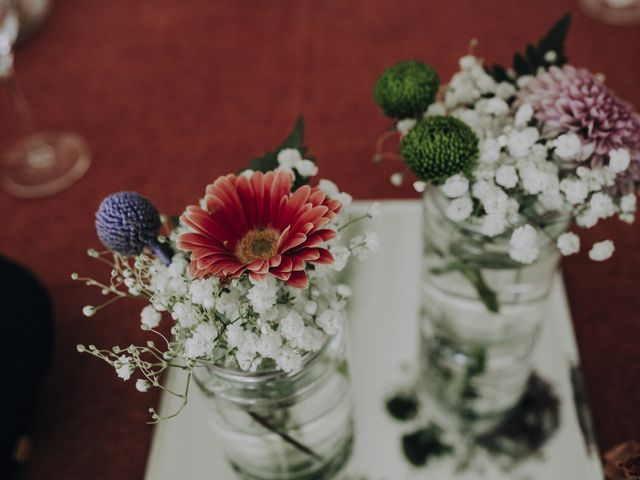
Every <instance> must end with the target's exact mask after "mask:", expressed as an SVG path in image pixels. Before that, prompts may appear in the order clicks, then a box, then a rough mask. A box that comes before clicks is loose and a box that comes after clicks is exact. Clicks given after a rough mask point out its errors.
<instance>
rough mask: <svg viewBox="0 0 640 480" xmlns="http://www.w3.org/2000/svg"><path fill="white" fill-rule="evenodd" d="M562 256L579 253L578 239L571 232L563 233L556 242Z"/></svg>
mask: <svg viewBox="0 0 640 480" xmlns="http://www.w3.org/2000/svg"><path fill="white" fill-rule="evenodd" d="M556 244H557V245H558V250H560V253H561V254H562V255H565V256H566V255H573V254H574V253H578V252H579V251H580V237H578V236H577V235H576V234H575V233H573V232H566V233H563V234H562V235H560V236H559V237H558V240H557V242H556Z"/></svg>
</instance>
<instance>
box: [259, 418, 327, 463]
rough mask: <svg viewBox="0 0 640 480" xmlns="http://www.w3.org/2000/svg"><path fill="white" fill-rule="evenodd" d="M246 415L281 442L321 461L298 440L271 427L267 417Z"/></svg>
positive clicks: (273, 426)
mask: <svg viewBox="0 0 640 480" xmlns="http://www.w3.org/2000/svg"><path fill="white" fill-rule="evenodd" d="M248 413H249V416H251V418H253V419H254V420H255V421H256V422H258V423H259V424H260V425H262V426H263V427H264V428H266V429H267V430H269V431H270V432H273V433H275V434H276V435H278V436H279V437H280V438H282V440H284V441H285V442H287V443H288V444H290V445H292V446H293V447H295V448H297V449H298V450H300V451H301V452H303V453H306V454H307V455H310V456H312V457H313V458H315V459H316V460H318V461H319V462H322V461H323V458H322V457H321V456H320V455H318V454H317V453H316V452H314V451H313V450H311V449H310V448H309V447H307V446H305V445H303V444H302V443H300V442H299V441H298V440H296V439H295V438H293V437H292V436H291V435H289V434H288V433H287V432H284V431H281V430H279V429H278V428H277V427H276V426H275V425H273V424H272V423H271V421H270V420H269V419H268V418H267V417H265V416H263V415H260V414H259V413H256V412H251V411H249V412H248Z"/></svg>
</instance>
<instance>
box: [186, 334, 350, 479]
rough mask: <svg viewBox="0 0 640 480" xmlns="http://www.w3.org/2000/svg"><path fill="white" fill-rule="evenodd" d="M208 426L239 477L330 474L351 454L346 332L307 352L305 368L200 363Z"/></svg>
mask: <svg viewBox="0 0 640 480" xmlns="http://www.w3.org/2000/svg"><path fill="white" fill-rule="evenodd" d="M194 378H195V380H196V382H197V384H198V385H199V386H200V388H201V389H202V391H203V392H204V393H205V395H206V397H207V406H208V409H209V410H210V412H211V418H212V422H213V426H214V429H215V430H216V431H217V433H218V435H219V437H220V439H221V445H222V447H223V448H224V450H225V454H226V457H227V459H228V460H229V462H230V464H231V466H232V467H233V469H234V470H235V471H236V472H237V474H238V477H239V478H242V479H250V480H276V479H277V480H294V479H295V480H303V479H305V480H306V479H309V480H310V479H329V478H333V476H334V475H335V474H336V473H337V472H339V471H340V470H341V469H342V467H343V466H344V465H345V464H346V463H347V461H348V459H349V458H350V456H351V450H352V444H353V420H352V404H351V394H350V382H349V372H348V364H347V359H346V332H345V331H344V330H341V331H340V332H339V333H338V334H336V335H335V336H333V337H331V338H330V339H329V340H328V341H327V343H326V344H325V346H324V347H323V349H322V350H320V351H319V352H318V353H315V354H312V355H309V357H308V358H307V359H306V361H305V364H304V367H303V368H302V369H301V370H300V371H298V372H293V373H284V372H282V371H269V372H257V373H250V372H243V371H238V370H232V369H228V368H224V367H220V366H217V365H209V366H206V367H199V368H196V369H195V370H194Z"/></svg>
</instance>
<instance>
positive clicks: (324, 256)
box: [312, 248, 333, 265]
mask: <svg viewBox="0 0 640 480" xmlns="http://www.w3.org/2000/svg"><path fill="white" fill-rule="evenodd" d="M317 250H318V253H319V254H320V257H319V258H318V259H317V260H312V261H313V263H320V264H325V265H328V264H331V263H333V255H331V252H330V251H329V250H326V249H324V248H318V249H317Z"/></svg>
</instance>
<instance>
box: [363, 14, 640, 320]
mask: <svg viewBox="0 0 640 480" xmlns="http://www.w3.org/2000/svg"><path fill="white" fill-rule="evenodd" d="M569 24H570V17H569V16H566V17H563V18H562V19H561V20H560V21H559V22H557V23H556V24H555V25H554V27H553V28H552V29H551V30H550V31H549V32H548V33H547V34H546V35H545V36H544V37H543V38H542V39H541V40H540V41H539V42H538V43H537V44H535V45H534V44H529V45H528V46H527V47H526V49H525V52H524V53H522V54H521V53H516V54H515V55H514V60H513V66H512V67H511V68H504V67H502V66H499V65H491V64H489V63H488V62H486V61H484V60H483V59H481V58H479V57H477V56H474V55H472V54H470V55H466V56H464V57H462V58H461V59H460V62H459V63H460V71H459V72H457V73H456V74H455V75H453V77H452V78H451V80H450V81H449V83H448V84H447V85H444V86H442V87H440V80H439V76H438V74H437V72H436V71H435V70H434V69H433V68H432V67H431V66H429V65H427V64H425V63H423V62H418V61H405V62H400V63H398V64H397V65H394V66H392V67H390V68H388V69H387V70H386V71H385V72H384V73H383V74H382V75H381V76H380V78H379V79H378V81H377V83H376V86H375V91H374V98H375V101H376V102H377V103H378V105H379V106H380V108H381V109H382V111H383V112H384V113H385V114H386V115H387V116H389V117H390V118H392V119H393V120H394V128H393V129H392V130H391V131H390V132H389V133H387V134H385V135H384V136H383V137H382V138H381V140H382V141H384V140H386V139H387V138H388V137H390V136H394V135H397V136H398V137H399V138H400V146H399V153H400V155H399V158H401V159H402V160H403V161H404V162H405V164H406V166H407V167H408V169H409V170H410V171H411V172H413V173H414V174H415V176H416V177H417V181H416V182H415V183H414V186H415V188H416V189H417V190H418V191H420V192H424V191H425V189H427V185H430V186H432V187H433V188H435V189H437V191H438V194H439V195H441V196H442V197H443V198H442V199H441V200H442V208H443V209H444V213H445V215H446V218H447V219H448V220H450V221H451V222H453V223H456V224H458V225H459V226H460V229H461V230H465V229H466V230H468V231H469V232H473V233H472V234H470V235H468V236H467V239H468V240H471V241H474V242H476V243H480V244H481V243H485V244H487V243H491V242H494V241H497V240H500V239H505V238H506V239H507V240H508V243H509V256H508V257H507V258H505V259H504V260H505V264H513V266H515V267H517V266H518V265H531V264H533V263H534V262H536V260H537V259H538V258H539V256H540V253H541V248H540V242H539V240H540V238H541V237H544V238H546V239H547V240H551V241H552V242H553V243H554V244H555V245H556V247H557V250H558V251H559V252H560V253H561V254H562V255H573V254H576V253H578V251H579V250H580V248H581V245H580V238H579V236H578V235H577V234H576V233H574V232H570V231H567V227H568V226H569V225H570V224H572V223H573V224H575V225H577V227H580V228H591V227H593V226H595V225H596V224H597V223H598V222H599V221H601V220H604V219H606V218H609V217H613V216H618V218H620V220H622V221H624V222H626V223H632V222H633V221H634V219H635V211H636V192H637V187H638V183H639V182H640V119H639V117H638V114H637V113H636V112H635V110H634V109H633V107H632V106H631V105H629V104H628V103H626V102H625V101H624V100H621V99H620V98H619V97H618V96H617V95H616V94H615V93H614V92H613V91H612V90H611V89H610V88H609V87H608V86H607V85H605V80H604V76H603V75H602V74H594V73H591V72H589V71H588V70H586V69H584V68H581V67H577V66H574V65H571V64H569V63H568V59H567V56H566V53H565V48H564V40H565V37H566V34H567V31H568V28H569ZM474 45H475V43H474ZM382 141H381V142H379V146H378V150H379V151H378V152H377V154H376V158H377V159H381V158H384V157H385V156H386V157H398V155H397V154H395V153H393V152H383V151H382ZM405 176H406V172H398V173H396V174H394V175H393V176H392V182H393V183H395V184H400V183H402V181H403V179H404V177H405ZM613 252H614V244H613V241H612V240H610V239H603V240H602V241H600V242H597V243H595V244H594V245H591V246H590V247H589V257H590V258H591V259H592V260H595V261H603V260H606V259H608V258H609V257H610V256H611V255H612V254H613ZM454 257H455V256H454ZM455 262H456V259H455V258H454V259H453V261H452V262H450V264H449V265H446V266H444V268H445V270H446V269H448V268H454V269H455V268H456V266H455ZM469 268H471V270H474V267H473V265H471V266H470V267H469ZM478 273H481V272H479V269H475V272H472V273H469V272H466V274H465V276H466V277H468V278H470V279H471V281H472V282H473V283H474V285H475V287H476V290H477V292H478V294H479V295H480V298H481V299H482V300H483V301H484V302H485V305H486V306H487V308H489V310H491V311H498V309H499V304H498V302H497V301H496V298H495V295H494V292H492V291H491V289H490V288H489V286H487V285H486V284H485V282H483V280H482V278H480V277H481V275H478Z"/></svg>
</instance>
